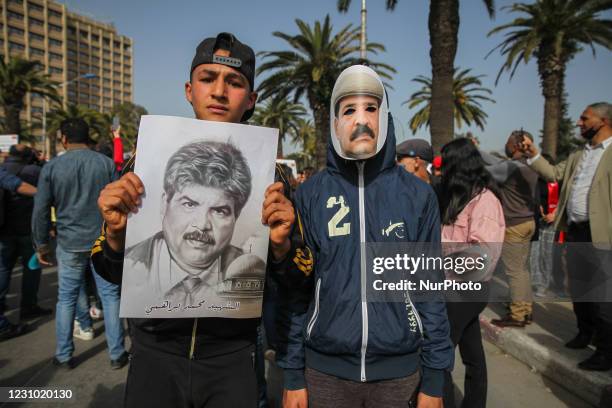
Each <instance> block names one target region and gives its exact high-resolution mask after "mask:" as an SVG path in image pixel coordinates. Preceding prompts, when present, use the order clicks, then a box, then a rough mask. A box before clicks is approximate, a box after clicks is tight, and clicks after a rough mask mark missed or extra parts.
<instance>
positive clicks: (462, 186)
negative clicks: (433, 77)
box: [439, 138, 505, 408]
mask: <svg viewBox="0 0 612 408" xmlns="http://www.w3.org/2000/svg"><path fill="white" fill-rule="evenodd" d="M439 195H440V197H439V198H440V215H441V220H442V242H443V246H444V250H445V253H446V256H454V257H458V256H461V257H472V258H478V257H480V258H481V259H484V260H486V262H485V264H484V265H485V266H484V268H481V269H480V270H478V271H474V272H470V273H464V274H458V273H457V272H460V271H458V270H457V269H456V270H455V271H446V272H447V279H460V280H463V281H465V280H472V281H478V282H480V284H481V285H482V290H480V291H478V292H477V293H476V292H468V291H465V292H453V293H451V294H449V295H450V296H449V297H448V300H449V301H448V302H447V305H446V306H447V313H448V320H449V323H450V329H451V340H452V341H453V344H454V345H455V346H456V345H458V346H459V352H460V353H461V359H462V361H463V364H464V365H465V390H464V398H463V403H462V407H469V408H479V407H485V406H486V401H487V365H486V361H485V354H484V349H483V347H482V338H481V335H480V319H479V315H480V313H481V312H482V311H483V310H484V308H485V307H486V305H487V297H488V280H489V279H490V277H491V274H492V271H493V269H494V268H495V264H496V263H497V260H498V259H499V256H500V253H501V246H502V243H503V241H504V230H505V222H504V214H503V211H502V206H501V203H500V201H499V199H498V196H497V189H496V187H495V183H494V181H493V180H492V178H491V176H490V174H489V173H488V172H487V171H486V170H485V167H484V162H483V161H482V157H481V156H480V153H479V152H478V150H477V149H476V147H475V146H474V145H473V144H472V142H471V141H470V140H468V139H464V138H462V139H456V140H453V141H452V142H450V143H447V144H446V145H445V146H444V147H442V179H441V183H440V190H439ZM452 243H456V244H452ZM458 247H461V248H460V249H459V250H457V248H458ZM456 265H457V264H456ZM444 406H445V407H450V408H454V407H455V401H454V385H453V381H452V377H451V375H450V373H448V375H447V378H446V384H445V393H444Z"/></svg>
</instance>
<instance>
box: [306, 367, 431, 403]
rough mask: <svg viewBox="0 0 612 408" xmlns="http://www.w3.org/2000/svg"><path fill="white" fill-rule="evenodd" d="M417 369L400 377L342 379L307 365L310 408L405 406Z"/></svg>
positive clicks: (417, 378)
mask: <svg viewBox="0 0 612 408" xmlns="http://www.w3.org/2000/svg"><path fill="white" fill-rule="evenodd" d="M419 380H420V375H419V372H418V370H417V371H416V372H415V373H414V374H412V375H410V376H408V377H403V378H396V379H393V380H382V381H372V382H365V383H362V382H357V381H350V380H344V379H342V378H338V377H334V376H332V375H327V374H324V373H322V372H320V371H316V370H313V369H312V368H308V367H307V368H306V385H307V387H308V406H309V407H310V408H329V407H334V408H345V407H346V408H370V407H371V408H374V407H375V408H380V407H385V408H400V407H401V408H406V407H408V402H409V401H410V399H411V398H412V396H413V394H414V392H415V390H416V388H417V386H418V385H419Z"/></svg>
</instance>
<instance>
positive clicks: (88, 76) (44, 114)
mask: <svg viewBox="0 0 612 408" xmlns="http://www.w3.org/2000/svg"><path fill="white" fill-rule="evenodd" d="M96 77H97V75H96V74H92V73H90V72H88V73H86V74H83V75H79V76H78V77H76V78H72V79H71V80H70V81H65V82H62V83H61V84H57V85H55V86H54V87H55V88H58V87H60V86H66V85H68V84H71V83H73V82H77V81H78V80H80V79H92V78H96ZM42 109H43V111H42V142H43V152H44V155H45V156H46V155H47V99H46V98H45V97H44V96H43V104H42Z"/></svg>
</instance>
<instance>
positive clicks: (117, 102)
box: [113, 99, 121, 106]
mask: <svg viewBox="0 0 612 408" xmlns="http://www.w3.org/2000/svg"><path fill="white" fill-rule="evenodd" d="M113 103H114V104H115V105H116V106H119V105H121V101H120V100H119V99H113Z"/></svg>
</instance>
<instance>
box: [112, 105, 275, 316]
mask: <svg viewBox="0 0 612 408" xmlns="http://www.w3.org/2000/svg"><path fill="white" fill-rule="evenodd" d="M277 139H278V130H277V129H269V128H263V127H257V126H247V125H240V124H233V123H221V122H210V121H204V120H196V119H186V118H178V117H171V116H143V117H142V120H141V122H140V130H139V134H138V148H137V151H136V166H135V169H134V172H135V173H136V174H137V175H138V176H139V177H140V179H141V180H142V182H143V184H144V187H145V194H144V195H143V196H142V204H141V206H140V208H139V211H138V213H136V214H131V215H130V216H129V218H128V226H127V235H126V246H125V247H126V251H125V258H124V266H123V283H122V291H121V309H120V315H121V317H146V318H162V317H163V318H178V317H225V318H253V317H259V316H261V302H262V296H263V288H264V279H265V270H266V258H267V253H268V235H269V230H268V227H266V226H264V225H262V223H261V208H262V204H263V200H264V193H265V189H266V188H267V187H268V186H269V185H270V184H272V183H273V181H274V168H275V164H274V163H275V157H276V147H277Z"/></svg>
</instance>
